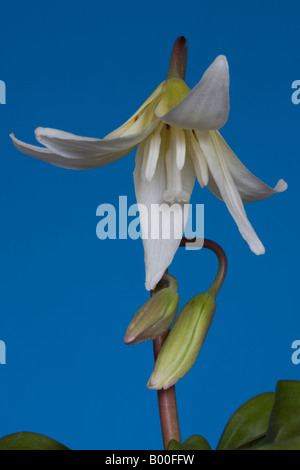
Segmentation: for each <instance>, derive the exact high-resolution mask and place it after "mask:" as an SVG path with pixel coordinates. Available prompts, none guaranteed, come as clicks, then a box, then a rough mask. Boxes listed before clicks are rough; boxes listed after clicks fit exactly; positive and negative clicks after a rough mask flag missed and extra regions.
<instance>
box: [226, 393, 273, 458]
mask: <svg viewBox="0 0 300 470" xmlns="http://www.w3.org/2000/svg"><path fill="white" fill-rule="evenodd" d="M274 396H275V394H274V393H263V394H261V395H258V396H256V397H254V398H251V400H249V401H247V402H246V403H244V404H243V405H242V406H241V407H240V408H239V409H238V410H237V411H236V412H235V413H234V414H233V415H232V417H231V418H230V420H229V421H228V423H227V425H226V427H225V429H224V432H223V434H222V437H221V439H220V442H219V444H218V447H217V450H237V449H246V448H250V447H253V446H256V445H259V444H260V443H261V439H262V438H264V436H265V434H266V431H267V428H268V424H269V419H270V415H271V411H272V408H273V404H274Z"/></svg>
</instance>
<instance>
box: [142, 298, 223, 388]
mask: <svg viewBox="0 0 300 470" xmlns="http://www.w3.org/2000/svg"><path fill="white" fill-rule="evenodd" d="M215 309H216V304H215V300H214V297H213V296H211V295H210V294H209V293H205V294H198V295H196V296H195V297H193V298H192V299H191V300H190V301H189V302H188V303H187V304H186V305H185V306H184V307H183V309H182V310H181V312H180V313H179V315H178V317H177V319H176V321H175V324H174V326H173V328H172V329H171V331H170V333H169V335H168V336H167V338H166V340H165V341H164V343H163V345H162V348H161V350H160V352H159V354H158V357H157V360H156V363H155V367H154V369H153V372H152V375H151V377H150V379H149V382H148V384H147V387H148V388H150V389H155V390H160V389H162V388H163V389H165V390H166V389H168V388H169V387H171V386H172V385H174V384H175V383H176V382H177V381H178V380H179V379H180V378H181V377H183V376H184V375H185V374H186V373H187V372H188V371H189V370H190V369H191V367H192V366H193V364H194V363H195V361H196V359H197V356H198V354H199V351H200V349H201V347H202V345H203V343H204V340H205V337H206V335H207V332H208V329H209V327H210V325H211V322H212V319H213V316H214V313H215Z"/></svg>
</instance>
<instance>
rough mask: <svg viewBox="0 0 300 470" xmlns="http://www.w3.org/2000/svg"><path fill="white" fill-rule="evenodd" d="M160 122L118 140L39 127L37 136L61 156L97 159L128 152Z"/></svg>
mask: <svg viewBox="0 0 300 470" xmlns="http://www.w3.org/2000/svg"><path fill="white" fill-rule="evenodd" d="M158 122H159V121H158V120H156V121H154V122H152V123H151V124H149V125H148V126H147V127H146V128H145V129H143V130H142V131H140V132H138V133H136V134H131V135H126V136H124V137H117V138H114V139H112V138H109V139H108V138H104V139H95V138H91V137H81V136H78V135H75V134H70V133H69V132H64V131H59V130H56V129H49V128H43V127H38V128H37V129H36V130H35V136H36V139H37V141H38V142H40V143H41V144H43V145H45V146H46V147H47V148H48V149H50V150H52V151H53V152H55V153H58V154H59V155H62V156H64V157H68V158H77V157H79V158H82V157H88V158H95V157H96V158H97V157H100V156H102V155H108V154H112V153H115V152H124V151H125V152H127V153H128V149H132V148H133V147H135V146H136V145H137V144H138V143H139V142H141V141H142V140H143V139H145V138H146V137H147V136H148V135H149V134H150V133H151V132H152V131H153V129H154V128H155V127H156V126H157V124H158ZM124 155H126V153H124Z"/></svg>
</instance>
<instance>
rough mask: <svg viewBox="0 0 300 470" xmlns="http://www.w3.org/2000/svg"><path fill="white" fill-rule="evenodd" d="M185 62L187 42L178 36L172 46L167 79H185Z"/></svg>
mask: <svg viewBox="0 0 300 470" xmlns="http://www.w3.org/2000/svg"><path fill="white" fill-rule="evenodd" d="M186 61H187V40H186V38H185V37H184V36H179V37H178V38H177V39H176V41H175V43H174V46H173V51H172V55H171V59H170V65H169V71H168V76H167V78H181V79H182V80H184V79H185V71H186Z"/></svg>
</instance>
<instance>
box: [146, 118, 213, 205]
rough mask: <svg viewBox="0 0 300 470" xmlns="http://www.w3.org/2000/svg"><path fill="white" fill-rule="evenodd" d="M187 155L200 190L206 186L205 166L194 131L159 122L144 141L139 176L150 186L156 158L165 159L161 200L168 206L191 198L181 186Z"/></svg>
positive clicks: (206, 172)
mask: <svg viewBox="0 0 300 470" xmlns="http://www.w3.org/2000/svg"><path fill="white" fill-rule="evenodd" d="M187 153H188V156H189V157H190V158H191V160H192V162H193V165H194V168H195V173H196V176H197V179H198V181H199V183H200V185H201V187H202V188H203V187H204V186H206V185H207V183H208V178H209V174H208V166H207V163H206V159H205V156H204V154H203V151H202V149H201V147H200V144H199V141H198V139H197V136H196V134H195V133H194V131H190V130H187V131H184V130H183V129H179V128H177V127H172V126H170V125H169V124H164V123H163V122H160V123H159V125H158V126H157V128H156V129H155V131H154V132H153V133H152V134H151V135H150V136H149V137H148V138H147V140H146V143H145V147H144V155H143V163H142V169H141V176H142V178H143V180H144V181H148V182H149V183H150V182H151V181H152V179H153V177H154V175H155V171H156V167H157V162H158V159H159V158H164V160H165V166H166V186H167V189H166V190H165V192H164V195H163V198H164V200H165V201H166V202H168V203H169V204H174V203H175V202H188V201H189V198H190V195H189V193H188V192H187V191H185V190H184V185H183V184H182V176H183V175H182V170H183V169H184V165H185V163H186V158H188V156H187Z"/></svg>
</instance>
